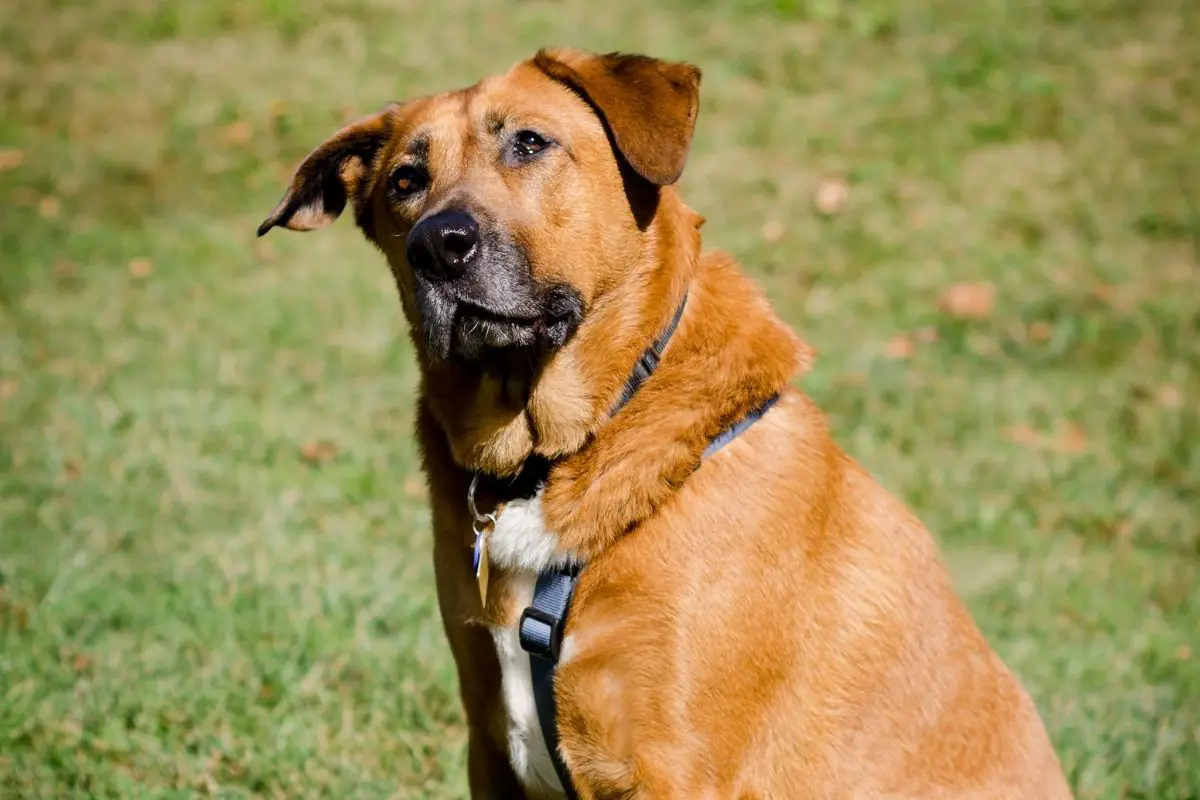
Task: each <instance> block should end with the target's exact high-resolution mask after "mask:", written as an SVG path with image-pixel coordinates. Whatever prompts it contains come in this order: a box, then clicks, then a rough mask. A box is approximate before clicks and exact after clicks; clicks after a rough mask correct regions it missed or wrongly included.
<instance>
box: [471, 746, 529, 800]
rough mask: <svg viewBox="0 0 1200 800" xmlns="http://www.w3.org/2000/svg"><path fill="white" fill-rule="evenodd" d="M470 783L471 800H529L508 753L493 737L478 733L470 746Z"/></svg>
mask: <svg viewBox="0 0 1200 800" xmlns="http://www.w3.org/2000/svg"><path fill="white" fill-rule="evenodd" d="M467 781H468V784H469V786H470V789H471V800H526V794H525V790H524V789H522V788H521V784H520V782H519V781H518V780H517V776H516V774H515V773H514V772H513V769H512V765H510V764H509V763H508V754H507V753H505V752H504V749H503V748H502V747H500V746H499V745H498V744H497V743H496V742H495V740H493V739H492V738H491V737H489V736H485V735H482V734H480V733H477V732H476V731H472V732H471V736H470V739H469V740H468V743H467Z"/></svg>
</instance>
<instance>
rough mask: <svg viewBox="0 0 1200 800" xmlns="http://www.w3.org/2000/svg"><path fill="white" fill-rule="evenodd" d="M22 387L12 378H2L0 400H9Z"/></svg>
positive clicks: (0, 381) (0, 379) (0, 380)
mask: <svg viewBox="0 0 1200 800" xmlns="http://www.w3.org/2000/svg"><path fill="white" fill-rule="evenodd" d="M19 388H21V387H20V386H19V385H18V384H17V382H16V381H14V380H13V379H12V378H0V400H7V399H8V398H10V397H12V396H13V395H15V394H16V393H17V389H19Z"/></svg>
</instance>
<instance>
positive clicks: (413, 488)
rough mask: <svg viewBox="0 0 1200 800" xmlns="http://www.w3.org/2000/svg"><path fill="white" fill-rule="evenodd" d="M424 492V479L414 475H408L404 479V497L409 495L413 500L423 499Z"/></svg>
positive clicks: (425, 491) (425, 492)
mask: <svg viewBox="0 0 1200 800" xmlns="http://www.w3.org/2000/svg"><path fill="white" fill-rule="evenodd" d="M426 494H428V492H427V490H426V488H425V481H423V480H421V479H420V478H418V477H416V476H415V475H409V476H408V477H407V478H405V479H404V495H405V496H406V497H411V498H412V499H414V500H424V499H425V496H426Z"/></svg>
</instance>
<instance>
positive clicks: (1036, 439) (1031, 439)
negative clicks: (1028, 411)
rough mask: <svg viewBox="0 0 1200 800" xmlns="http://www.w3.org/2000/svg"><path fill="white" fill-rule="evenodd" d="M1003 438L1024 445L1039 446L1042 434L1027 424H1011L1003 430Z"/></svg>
mask: <svg viewBox="0 0 1200 800" xmlns="http://www.w3.org/2000/svg"><path fill="white" fill-rule="evenodd" d="M1004 438H1005V439H1007V440H1008V441H1010V442H1012V443H1013V444H1019V445H1024V446H1025V447H1039V446H1041V444H1042V435H1041V434H1040V433H1038V432H1037V431H1035V430H1034V429H1033V428H1031V427H1029V426H1028V425H1014V426H1012V427H1011V428H1009V429H1008V430H1006V431H1005V432H1004Z"/></svg>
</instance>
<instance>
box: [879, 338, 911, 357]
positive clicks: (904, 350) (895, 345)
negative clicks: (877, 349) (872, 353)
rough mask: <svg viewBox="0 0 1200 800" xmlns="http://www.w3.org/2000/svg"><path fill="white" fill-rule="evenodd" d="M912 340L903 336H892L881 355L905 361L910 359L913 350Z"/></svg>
mask: <svg viewBox="0 0 1200 800" xmlns="http://www.w3.org/2000/svg"><path fill="white" fill-rule="evenodd" d="M915 349H916V348H914V347H913V342H912V339H910V338H908V337H907V336H905V335H904V334H900V335H899V336H893V337H892V338H891V339H890V340H889V341H888V343H887V344H886V345H885V346H884V348H883V353H884V355H886V356H887V357H888V358H894V359H906V358H912V354H913V350H915Z"/></svg>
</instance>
